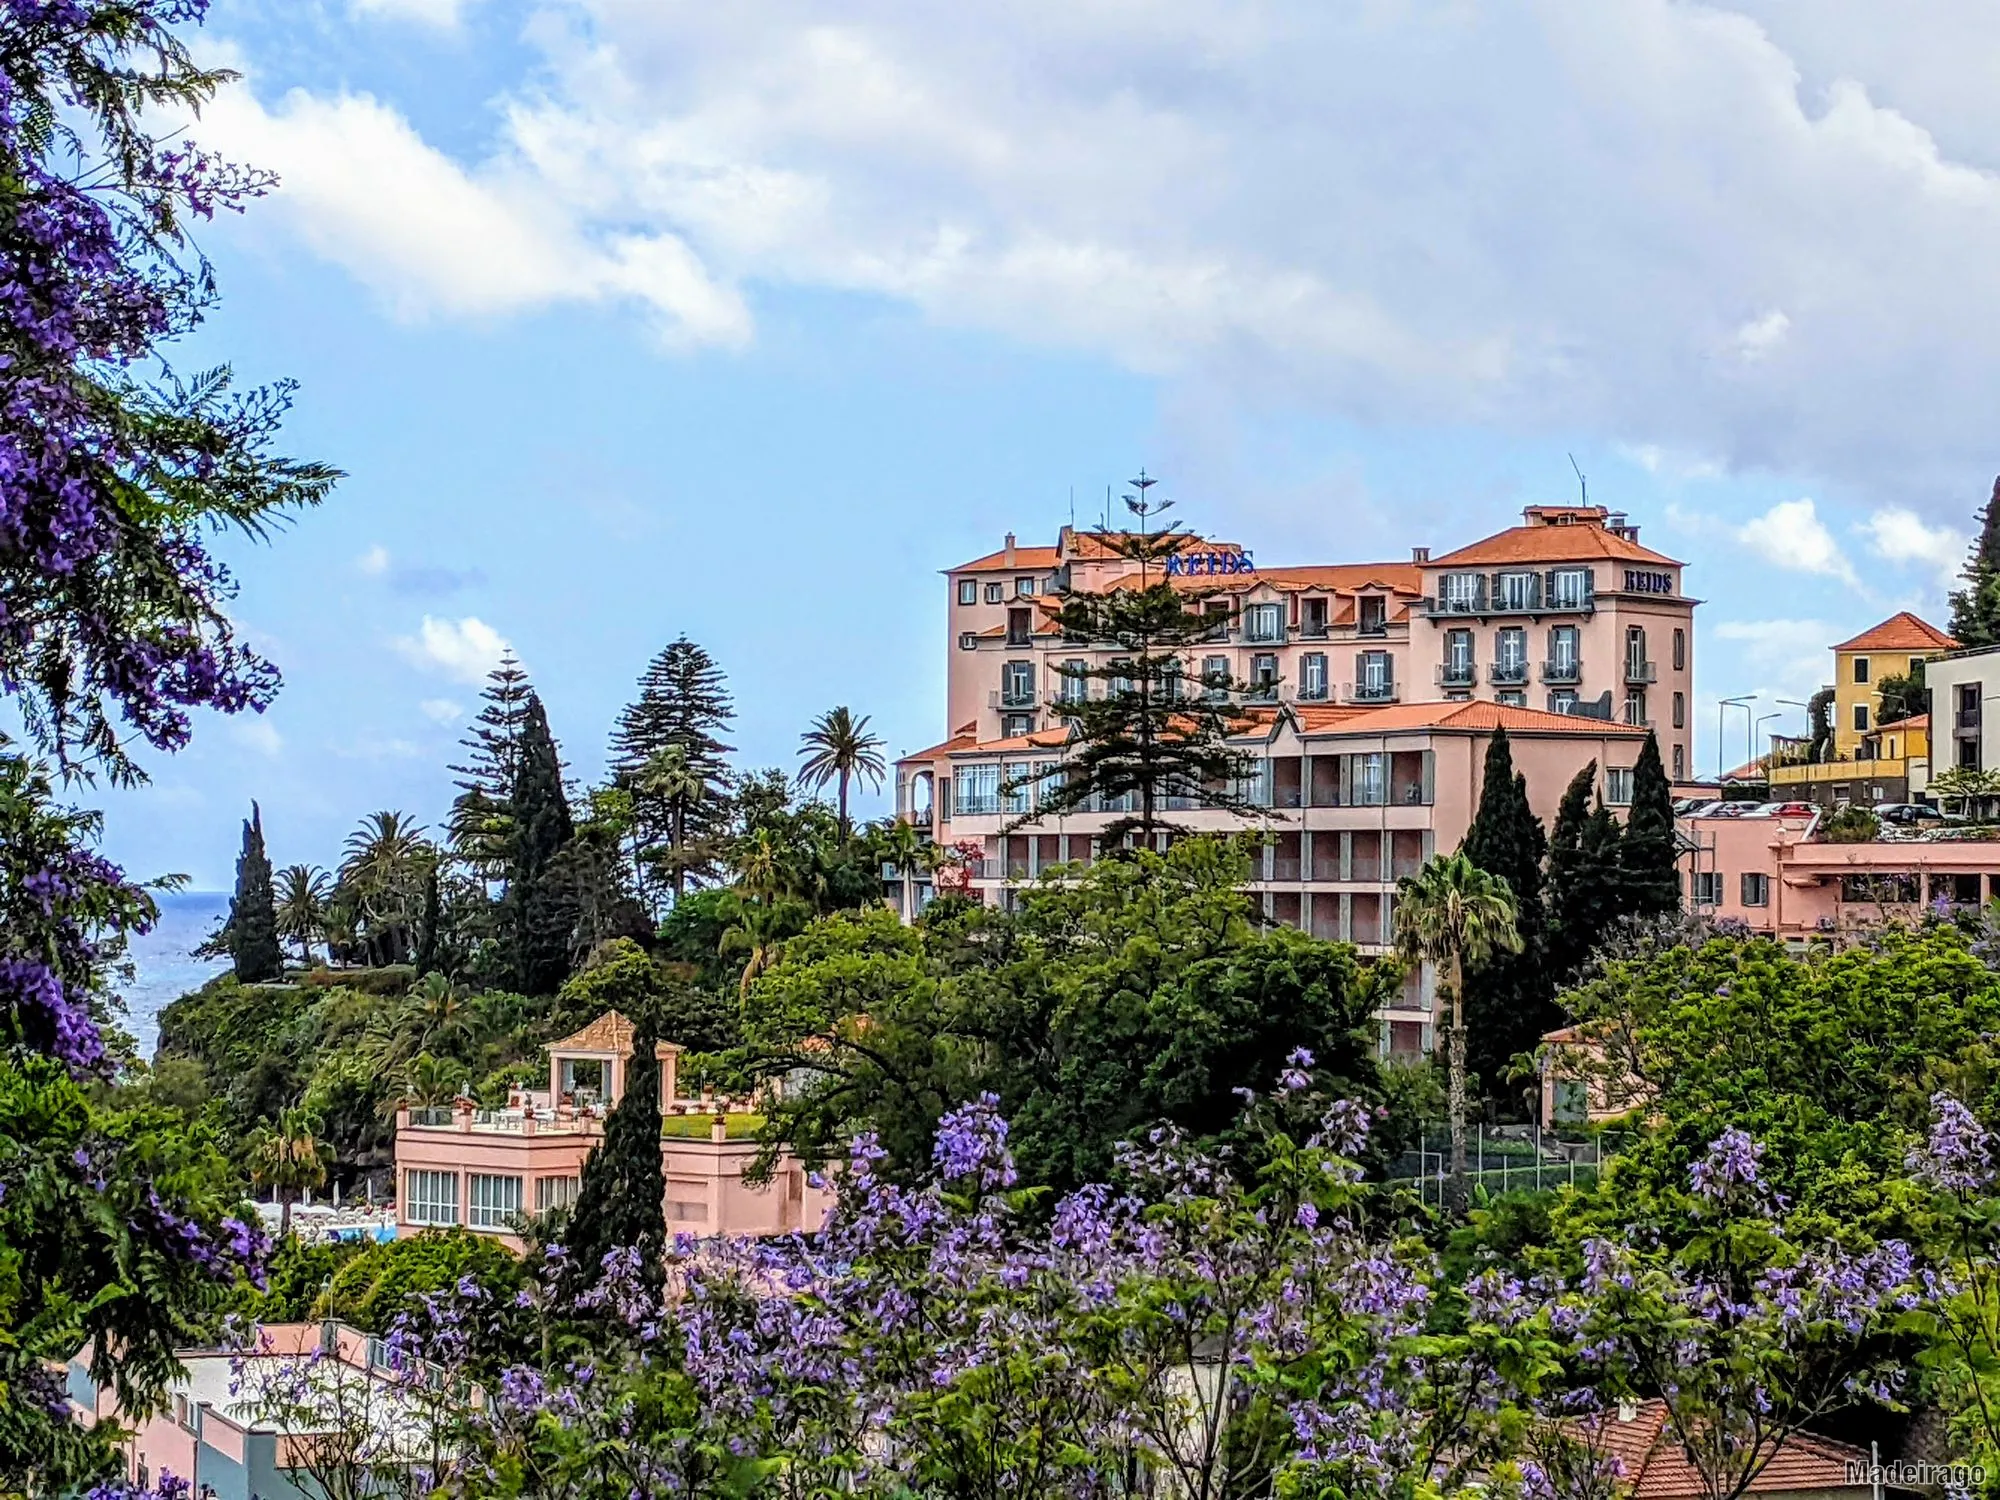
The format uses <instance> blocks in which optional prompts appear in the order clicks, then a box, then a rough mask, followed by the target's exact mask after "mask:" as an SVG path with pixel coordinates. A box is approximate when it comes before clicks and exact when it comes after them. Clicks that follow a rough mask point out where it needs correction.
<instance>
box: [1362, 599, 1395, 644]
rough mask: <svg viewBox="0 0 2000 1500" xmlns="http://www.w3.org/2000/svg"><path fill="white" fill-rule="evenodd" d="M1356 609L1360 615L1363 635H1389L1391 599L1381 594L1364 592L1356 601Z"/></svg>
mask: <svg viewBox="0 0 2000 1500" xmlns="http://www.w3.org/2000/svg"><path fill="white" fill-rule="evenodd" d="M1355 609H1356V611H1357V612H1358V613H1359V615H1360V629H1361V634H1363V635H1387V634H1388V633H1389V601H1388V600H1386V599H1384V598H1383V597H1382V596H1381V595H1380V594H1364V595H1362V596H1361V598H1360V599H1358V600H1356V601H1355Z"/></svg>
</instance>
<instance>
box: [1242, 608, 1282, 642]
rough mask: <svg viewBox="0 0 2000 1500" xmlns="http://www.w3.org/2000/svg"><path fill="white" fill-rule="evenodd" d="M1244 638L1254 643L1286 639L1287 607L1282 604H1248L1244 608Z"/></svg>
mask: <svg viewBox="0 0 2000 1500" xmlns="http://www.w3.org/2000/svg"><path fill="white" fill-rule="evenodd" d="M1243 636H1244V639H1245V640H1252V641H1281V640H1283V639H1284V638H1285V607H1284V606H1283V605H1282V604H1246V605H1245V606H1244V607H1243Z"/></svg>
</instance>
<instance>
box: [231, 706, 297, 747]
mask: <svg viewBox="0 0 2000 1500" xmlns="http://www.w3.org/2000/svg"><path fill="white" fill-rule="evenodd" d="M229 732H230V734H231V735H232V736H233V737H234V738H235V740H236V742H237V743H238V744H239V745H245V746H248V747H249V748H250V749H252V750H255V751H256V752H257V753H258V754H259V755H267V756H269V755H276V754H278V752H279V751H281V750H283V749H284V748H285V737H284V736H283V735H281V734H279V733H278V726H277V725H275V724H273V723H272V722H271V721H270V720H269V719H267V718H265V717H264V716H263V715H261V714H255V715H240V716H238V717H237V718H234V719H232V720H230V722H229Z"/></svg>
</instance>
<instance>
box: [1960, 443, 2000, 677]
mask: <svg viewBox="0 0 2000 1500" xmlns="http://www.w3.org/2000/svg"><path fill="white" fill-rule="evenodd" d="M1959 576H1960V577H1961V578H1963V579H1964V580H1965V587H1964V588H1962V589H1959V590H1957V591H1956V592H1954V593H1953V594H1952V596H1951V633H1952V635H1954V636H1955V637H1957V639H1958V643H1959V645H1961V646H1992V645H2000V479H1995V480H1994V481H1993V494H1992V497H1991V498H1990V499H1988V500H1987V502H1986V504H1985V505H1984V506H1982V507H1981V508H1980V511H1979V540H1978V541H1976V542H1975V543H1973V546H1972V554H1971V556H1969V557H1967V558H1966V560H1965V568H1964V570H1963V571H1962V572H1961V573H1960V574H1959Z"/></svg>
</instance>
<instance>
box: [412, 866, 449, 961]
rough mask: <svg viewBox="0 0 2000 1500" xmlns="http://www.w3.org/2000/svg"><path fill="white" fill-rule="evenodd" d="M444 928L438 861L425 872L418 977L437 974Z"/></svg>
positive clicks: (418, 939)
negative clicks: (439, 941) (440, 940)
mask: <svg viewBox="0 0 2000 1500" xmlns="http://www.w3.org/2000/svg"><path fill="white" fill-rule="evenodd" d="M443 926H444V900H443V893H442V892H441V891H440V890H439V889H438V866H437V861H436V860H432V861H431V862H430V868H429V869H427V870H426V871H425V872H424V916H423V926H422V928H420V929H419V930H418V933H417V977H418V978H419V979H421V978H422V977H423V976H424V975H426V974H430V973H434V972H436V970H437V968H438V954H439V951H440V950H439V943H438V939H439V937H440V936H441V930H442V928H443Z"/></svg>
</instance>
